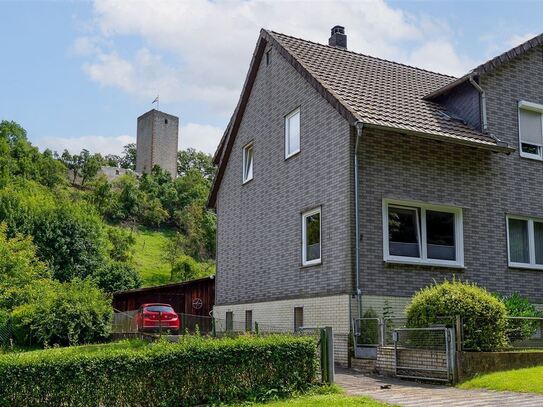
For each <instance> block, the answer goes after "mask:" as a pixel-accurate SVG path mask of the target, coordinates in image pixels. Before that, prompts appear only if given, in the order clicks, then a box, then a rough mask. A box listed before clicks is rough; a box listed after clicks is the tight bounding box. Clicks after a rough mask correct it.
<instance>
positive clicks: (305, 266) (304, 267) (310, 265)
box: [300, 261, 322, 270]
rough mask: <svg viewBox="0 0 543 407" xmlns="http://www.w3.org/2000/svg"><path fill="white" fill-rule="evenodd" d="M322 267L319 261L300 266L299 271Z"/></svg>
mask: <svg viewBox="0 0 543 407" xmlns="http://www.w3.org/2000/svg"><path fill="white" fill-rule="evenodd" d="M319 266H322V261H319V262H318V263H309V264H302V265H301V266H300V270H305V269H309V268H311V267H319Z"/></svg>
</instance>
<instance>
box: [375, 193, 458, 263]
mask: <svg viewBox="0 0 543 407" xmlns="http://www.w3.org/2000/svg"><path fill="white" fill-rule="evenodd" d="M462 228H463V226H462V210H461V209H460V208H456V207H449V206H441V205H429V204H423V203H413V202H405V201H393V200H385V201H384V202H383V231H384V233H383V252H384V260H385V261H386V262H389V263H404V264H423V265H431V266H443V267H463V263H464V255H463V235H462Z"/></svg>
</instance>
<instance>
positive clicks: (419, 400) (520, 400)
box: [336, 368, 543, 407]
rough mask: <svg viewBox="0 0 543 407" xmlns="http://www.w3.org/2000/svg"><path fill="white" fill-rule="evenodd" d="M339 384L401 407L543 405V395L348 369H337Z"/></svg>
mask: <svg viewBox="0 0 543 407" xmlns="http://www.w3.org/2000/svg"><path fill="white" fill-rule="evenodd" d="M336 383H337V384H339V385H340V386H341V387H343V388H344V389H345V391H346V392H347V394H350V395H353V396H354V395H356V396H370V397H372V398H374V399H376V400H379V401H382V402H385V403H390V404H395V405H399V406H409V407H412V406H429V407H430V406H431V407H443V406H446V407H467V406H469V407H472V406H476V407H489V406H514V407H517V406H518V407H525V406H529V407H536V406H537V407H540V406H543V396H542V395H537V394H531V393H513V392H496V391H491V390H462V389H457V388H454V387H449V386H440V385H434V384H421V383H416V382H412V381H407V380H399V379H393V378H388V377H381V376H369V375H366V374H362V373H357V372H355V371H354V370H348V369H339V368H336ZM385 385H390V388H389V389H381V386H385Z"/></svg>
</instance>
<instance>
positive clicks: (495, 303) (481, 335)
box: [406, 281, 507, 351]
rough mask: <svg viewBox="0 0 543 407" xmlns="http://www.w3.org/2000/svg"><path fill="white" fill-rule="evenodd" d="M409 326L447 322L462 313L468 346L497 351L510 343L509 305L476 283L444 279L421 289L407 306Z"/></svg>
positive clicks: (465, 339)
mask: <svg viewBox="0 0 543 407" xmlns="http://www.w3.org/2000/svg"><path fill="white" fill-rule="evenodd" d="M406 313H407V319H408V326H410V327H416V328H418V327H428V326H430V325H432V324H443V323H444V319H443V317H449V318H448V319H447V320H445V321H448V322H449V323H451V322H452V321H453V318H454V316H456V315H459V316H460V317H461V318H462V321H463V325H464V346H465V347H466V348H467V349H474V350H481V351H493V350H498V349H501V348H503V347H505V346H506V345H507V337H506V327H507V320H506V310H505V305H504V304H503V303H502V302H501V301H500V300H499V299H497V298H495V297H494V296H492V295H491V294H490V293H489V292H488V291H486V290H485V289H483V288H480V287H478V286H477V285H476V284H471V283H464V282H460V281H452V282H451V281H444V282H443V283H441V284H434V285H432V286H429V287H426V288H423V289H422V290H420V291H419V292H417V293H416V294H415V295H414V296H413V298H412V300H411V303H410V304H409V305H408V306H407V309H406Z"/></svg>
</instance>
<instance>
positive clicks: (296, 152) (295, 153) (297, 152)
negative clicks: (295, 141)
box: [285, 150, 302, 161]
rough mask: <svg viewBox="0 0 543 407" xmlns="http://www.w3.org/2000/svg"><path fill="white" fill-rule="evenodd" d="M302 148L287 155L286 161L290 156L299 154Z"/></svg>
mask: <svg viewBox="0 0 543 407" xmlns="http://www.w3.org/2000/svg"><path fill="white" fill-rule="evenodd" d="M301 151H302V150H298V151H295V152H294V153H292V154H290V155H287V156H285V161H287V160H288V159H289V158H292V157H296V156H297V155H298V154H300V152H301Z"/></svg>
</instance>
